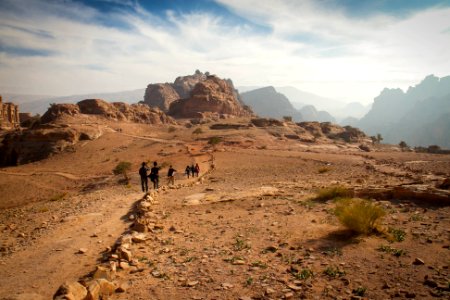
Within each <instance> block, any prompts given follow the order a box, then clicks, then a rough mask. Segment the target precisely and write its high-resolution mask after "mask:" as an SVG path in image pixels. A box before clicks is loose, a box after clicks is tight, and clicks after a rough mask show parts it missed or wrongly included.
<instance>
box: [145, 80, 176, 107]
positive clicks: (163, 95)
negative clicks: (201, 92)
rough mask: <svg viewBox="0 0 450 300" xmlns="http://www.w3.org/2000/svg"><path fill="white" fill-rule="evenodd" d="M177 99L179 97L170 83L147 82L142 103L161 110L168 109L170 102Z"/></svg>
mask: <svg viewBox="0 0 450 300" xmlns="http://www.w3.org/2000/svg"><path fill="white" fill-rule="evenodd" d="M177 79H178V78H177ZM177 99H180V95H179V94H178V93H177V91H176V90H175V89H174V87H173V84H170V83H154V84H149V85H148V86H147V89H146V90H145V95H144V103H146V104H148V105H150V106H152V107H158V108H160V109H161V110H162V111H168V110H169V107H170V103H172V102H173V101H175V100H177Z"/></svg>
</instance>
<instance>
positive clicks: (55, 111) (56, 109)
mask: <svg viewBox="0 0 450 300" xmlns="http://www.w3.org/2000/svg"><path fill="white" fill-rule="evenodd" d="M77 115H95V116H100V117H104V118H106V119H108V120H114V121H129V122H134V123H145V124H174V123H175V121H174V120H173V119H172V118H170V117H168V116H167V115H166V114H164V113H163V112H162V111H160V110H158V109H154V108H150V107H148V106H147V105H143V104H131V105H130V104H127V103H123V102H113V103H109V102H106V101H104V100H101V99H86V100H83V101H80V102H78V103H77V104H53V105H52V106H51V107H50V108H49V109H48V111H47V112H46V113H45V114H44V115H43V116H42V118H41V122H42V123H43V124H46V123H50V122H55V121H57V120H58V119H60V118H62V117H64V116H72V117H76V116H77Z"/></svg>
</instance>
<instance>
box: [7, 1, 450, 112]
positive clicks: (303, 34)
mask: <svg viewBox="0 0 450 300" xmlns="http://www.w3.org/2000/svg"><path fill="white" fill-rule="evenodd" d="M448 49H450V1H448V0H440V1H395V2H393V1H337V0H336V1H334V0H327V1H311V0H305V1H291V0H283V1H269V0H260V1H255V0H247V1H243V0H239V1H238V0H227V1H225V0H216V1H212V0H200V1H193V2H190V1H189V2H187V1H181V0H175V1H137V0H135V1H134V0H128V1H117V0H97V1H87V0H73V1H59V0H52V1H43V0H32V1H25V0H14V1H13V0H3V1H1V2H0V66H1V68H0V82H1V83H0V90H1V91H2V92H8V93H18V94H42V95H55V96H68V95H80V94H93V93H109V92H118V91H125V90H136V89H142V88H145V87H146V86H147V84H149V83H156V82H173V80H174V79H175V78H176V77H177V76H182V75H188V74H192V73H193V72H194V71H195V70H196V69H199V70H201V71H203V72H206V71H209V72H210V73H212V74H217V75H218V76H220V77H224V78H230V79H232V80H233V82H234V84H235V86H269V85H270V86H292V87H295V88H297V89H299V90H301V91H305V92H309V93H312V94H316V95H319V96H322V97H326V98H331V99H336V100H340V101H342V102H361V103H364V104H368V103H371V102H372V101H373V99H374V98H375V97H376V96H377V95H378V94H379V93H380V92H381V90H382V89H383V88H385V87H387V88H401V89H403V90H406V89H407V88H408V87H409V86H414V85H416V84H418V83H419V82H420V81H421V80H423V79H424V78H425V77H426V76H427V75H430V74H434V75H436V76H438V77H443V76H447V75H449V73H450V52H448V51H447V50H448Z"/></svg>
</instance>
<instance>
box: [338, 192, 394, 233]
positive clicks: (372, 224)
mask: <svg viewBox="0 0 450 300" xmlns="http://www.w3.org/2000/svg"><path fill="white" fill-rule="evenodd" d="M335 214H336V216H337V218H338V219H339V221H340V222H341V223H342V224H343V225H344V226H346V227H347V228H348V229H350V230H352V231H354V232H356V233H358V234H370V233H372V232H375V231H380V228H379V227H378V226H379V222H380V221H381V219H382V218H383V217H384V215H385V214H386V212H385V211H384V209H383V208H382V207H380V206H378V205H375V204H374V203H372V202H370V201H369V200H365V199H351V198H342V199H339V200H338V201H337V203H336V208H335Z"/></svg>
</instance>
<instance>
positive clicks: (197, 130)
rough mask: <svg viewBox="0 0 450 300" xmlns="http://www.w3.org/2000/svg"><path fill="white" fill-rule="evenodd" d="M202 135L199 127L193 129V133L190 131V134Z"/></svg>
mask: <svg viewBox="0 0 450 300" xmlns="http://www.w3.org/2000/svg"><path fill="white" fill-rule="evenodd" d="M201 133H203V130H202V129H201V128H200V127H199V128H195V130H194V131H192V134H201Z"/></svg>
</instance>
